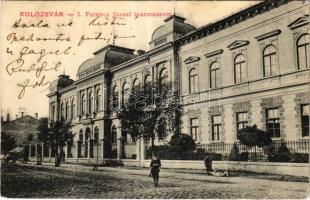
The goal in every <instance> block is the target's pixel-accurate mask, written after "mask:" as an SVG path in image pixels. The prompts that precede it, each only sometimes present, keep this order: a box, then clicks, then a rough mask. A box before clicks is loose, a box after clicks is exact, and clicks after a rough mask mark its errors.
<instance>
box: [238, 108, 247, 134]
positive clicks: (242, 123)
mask: <svg viewBox="0 0 310 200" xmlns="http://www.w3.org/2000/svg"><path fill="white" fill-rule="evenodd" d="M247 125H248V113H247V112H239V113H237V131H239V130H241V129H243V128H245V127H246V126H247Z"/></svg>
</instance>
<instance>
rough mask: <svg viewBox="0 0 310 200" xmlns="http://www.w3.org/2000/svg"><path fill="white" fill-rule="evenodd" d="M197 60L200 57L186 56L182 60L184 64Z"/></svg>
mask: <svg viewBox="0 0 310 200" xmlns="http://www.w3.org/2000/svg"><path fill="white" fill-rule="evenodd" d="M198 60H200V57H195V56H190V57H188V58H186V59H185V60H184V63H185V64H189V63H192V62H196V61H198Z"/></svg>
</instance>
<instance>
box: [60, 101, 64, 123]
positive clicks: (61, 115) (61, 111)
mask: <svg viewBox="0 0 310 200" xmlns="http://www.w3.org/2000/svg"><path fill="white" fill-rule="evenodd" d="M63 119H64V104H63V103H61V105H60V120H63Z"/></svg>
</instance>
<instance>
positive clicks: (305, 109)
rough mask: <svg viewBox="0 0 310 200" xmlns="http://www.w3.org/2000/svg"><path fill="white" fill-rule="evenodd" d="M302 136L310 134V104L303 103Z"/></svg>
mask: <svg viewBox="0 0 310 200" xmlns="http://www.w3.org/2000/svg"><path fill="white" fill-rule="evenodd" d="M301 131H302V137H305V136H309V104H306V105H301Z"/></svg>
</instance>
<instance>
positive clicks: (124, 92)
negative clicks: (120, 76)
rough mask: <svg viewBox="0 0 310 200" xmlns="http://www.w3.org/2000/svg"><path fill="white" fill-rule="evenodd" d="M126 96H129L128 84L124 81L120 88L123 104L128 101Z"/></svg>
mask: <svg viewBox="0 0 310 200" xmlns="http://www.w3.org/2000/svg"><path fill="white" fill-rule="evenodd" d="M128 98H129V86H128V83H126V82H125V83H124V84H123V88H122V105H123V106H124V105H125V104H126V103H127V102H128Z"/></svg>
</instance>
